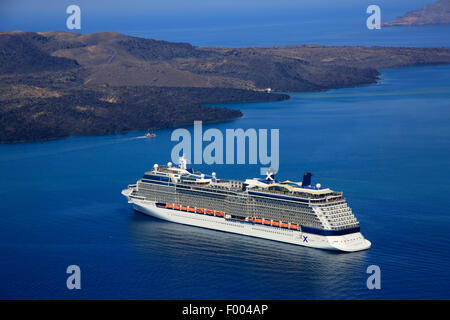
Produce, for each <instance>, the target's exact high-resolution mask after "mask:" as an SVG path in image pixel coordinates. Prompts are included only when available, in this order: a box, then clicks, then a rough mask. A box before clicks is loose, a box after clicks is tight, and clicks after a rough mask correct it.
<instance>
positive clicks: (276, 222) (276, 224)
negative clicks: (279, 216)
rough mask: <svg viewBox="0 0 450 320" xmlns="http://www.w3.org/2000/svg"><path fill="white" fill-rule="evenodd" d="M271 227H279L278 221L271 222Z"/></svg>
mask: <svg viewBox="0 0 450 320" xmlns="http://www.w3.org/2000/svg"><path fill="white" fill-rule="evenodd" d="M272 226H274V227H279V226H280V223H279V222H278V221H274V222H272Z"/></svg>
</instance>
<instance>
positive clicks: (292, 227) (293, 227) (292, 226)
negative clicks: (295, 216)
mask: <svg viewBox="0 0 450 320" xmlns="http://www.w3.org/2000/svg"><path fill="white" fill-rule="evenodd" d="M289 228H291V229H292V230H297V225H296V224H291V226H290V227H289Z"/></svg>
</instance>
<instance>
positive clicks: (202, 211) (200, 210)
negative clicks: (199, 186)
mask: <svg viewBox="0 0 450 320" xmlns="http://www.w3.org/2000/svg"><path fill="white" fill-rule="evenodd" d="M197 213H205V209H203V208H197Z"/></svg>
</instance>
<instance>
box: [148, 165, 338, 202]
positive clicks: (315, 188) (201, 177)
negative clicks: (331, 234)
mask: <svg viewBox="0 0 450 320" xmlns="http://www.w3.org/2000/svg"><path fill="white" fill-rule="evenodd" d="M182 160H183V159H180V165H179V166H178V167H175V166H172V163H170V162H169V163H168V164H167V165H166V166H161V167H160V166H158V165H157V164H155V165H154V166H153V170H151V171H148V172H146V173H145V175H144V177H143V179H147V180H153V181H155V180H157V181H162V182H167V183H173V184H176V185H180V186H181V185H185V186H190V187H194V188H202V189H203V190H205V191H206V190H212V191H214V192H220V191H221V190H222V191H221V192H249V193H252V194H257V195H261V196H270V195H273V196H275V197H281V198H294V199H295V198H301V199H304V200H306V201H308V202H310V203H314V204H324V203H325V204H326V203H329V202H335V201H342V200H345V198H343V197H342V192H336V191H333V190H331V189H330V188H324V187H322V186H321V185H320V184H316V185H311V176H312V175H311V174H310V173H308V172H307V173H305V175H304V177H303V181H301V182H294V181H290V180H286V181H277V180H275V175H274V174H273V172H268V174H267V177H266V178H265V179H259V178H254V179H247V180H245V181H238V180H225V179H218V178H217V177H216V174H215V173H214V172H213V173H212V174H211V175H206V174H203V173H201V172H200V171H196V170H193V169H190V168H189V169H188V168H186V161H185V160H184V161H182Z"/></svg>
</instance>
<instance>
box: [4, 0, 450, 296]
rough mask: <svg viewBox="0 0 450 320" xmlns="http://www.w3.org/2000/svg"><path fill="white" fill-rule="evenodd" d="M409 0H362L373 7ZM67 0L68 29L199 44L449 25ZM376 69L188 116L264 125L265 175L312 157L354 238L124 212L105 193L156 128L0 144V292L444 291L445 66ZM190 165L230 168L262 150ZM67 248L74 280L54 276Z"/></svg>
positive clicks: (227, 174) (116, 189)
mask: <svg viewBox="0 0 450 320" xmlns="http://www.w3.org/2000/svg"><path fill="white" fill-rule="evenodd" d="M72 2H73V1H53V0H43V1H39V2H33V1H25V0H18V1H14V2H9V3H8V4H6V3H5V4H2V5H1V10H0V18H1V19H0V30H1V31H5V30H17V29H21V30H27V31H47V30H65V20H66V18H67V15H66V13H65V9H66V7H67V6H68V5H69V4H72ZM425 2H426V1H422V0H409V1H406V0H399V1H387V0H386V1H384V0H380V1H378V3H377V4H379V5H380V7H381V9H382V21H387V20H389V19H392V18H394V17H396V16H398V15H401V14H403V13H405V12H406V11H408V10H412V9H417V8H419V7H421V6H423V5H424V4H425ZM77 3H79V4H80V6H81V10H82V30H81V31H80V32H82V33H88V32H99V31H118V32H122V33H125V34H129V35H135V36H141V37H147V38H155V39H163V40H169V41H183V42H190V43H192V44H194V45H199V46H230V47H239V46H266V45H267V46H269V45H294V44H303V43H306V44H311V43H315V44H326V45H367V46H374V45H385V46H419V47H449V46H450V36H449V35H450V32H449V31H450V29H449V27H448V26H447V27H443V26H430V27H422V28H382V29H381V30H373V31H370V30H367V28H366V26H365V21H366V18H367V17H368V14H366V12H365V10H366V8H367V6H368V5H370V4H372V2H371V1H360V0H349V1H343V2H336V3H334V2H331V1H324V0H318V1H317V2H316V1H314V4H313V2H311V1H284V0H280V1H277V2H273V1H268V0H259V1H228V0H226V1H225V0H221V1H209V2H204V1H189V2H188V1H181V0H174V1H170V2H169V1H168V2H164V3H163V2H155V1H137V0H129V1H127V2H124V3H121V2H118V1H108V4H105V2H103V1H102V2H97V1H95V2H94V1H77ZM381 71H382V74H381V78H382V80H381V81H380V83H379V84H376V85H370V86H364V87H358V88H347V89H339V90H330V91H327V92H319V93H290V95H291V99H290V100H286V101H282V102H267V103H249V104H227V105H226V107H229V108H238V109H240V110H241V111H242V112H243V114H244V116H243V117H242V118H240V119H237V120H234V121H229V122H223V123H215V124H211V125H205V126H204V130H206V129H208V128H218V129H220V130H222V131H225V129H227V128H231V129H233V128H243V129H247V128H255V129H260V128H267V129H272V128H273V129H279V130H280V170H279V173H278V178H279V179H290V180H299V179H300V178H301V176H302V175H303V173H304V172H305V171H311V172H312V173H313V174H314V176H313V179H314V182H320V183H321V184H322V185H324V186H329V187H332V188H333V189H336V190H342V191H344V194H345V196H346V197H347V199H348V203H349V205H350V206H351V207H352V209H353V211H354V212H355V214H356V216H357V218H358V219H359V221H360V223H361V229H362V233H363V234H364V236H365V237H366V238H367V239H369V240H370V241H371V242H372V248H371V249H370V250H368V251H364V252H357V253H348V254H345V253H335V252H328V251H321V250H317V249H311V248H304V247H300V246H294V245H289V244H283V243H278V242H272V241H268V240H263V239H256V238H249V237H245V236H240V235H233V234H227V233H222V232H217V231H211V230H206V229H201V228H195V227H189V226H183V225H177V224H173V223H168V222H164V221H159V220H155V219H153V218H150V217H147V216H144V215H141V214H138V213H135V212H134V211H133V210H132V208H131V207H130V205H129V204H128V203H127V201H126V199H125V198H124V197H123V196H122V195H121V194H120V192H121V190H122V189H123V188H125V187H126V186H127V185H128V184H130V183H134V182H135V181H136V180H137V179H138V178H140V177H141V176H142V174H143V173H144V171H146V170H149V169H150V168H151V167H152V166H153V164H154V163H160V164H161V163H166V162H167V161H169V160H170V152H171V149H172V147H173V146H174V145H175V143H174V142H171V141H170V135H171V133H172V130H158V131H157V132H156V133H157V137H156V138H155V139H143V138H142V136H143V135H144V134H145V132H131V133H128V134H125V135H108V136H74V137H70V138H67V139H63V140H57V141H48V142H38V143H22V144H10V145H0V299H449V298H450V290H449V288H450V274H449V267H450V237H449V233H450V209H449V208H450V182H449V181H450V126H449V123H450V103H449V101H450V66H427V67H408V68H398V69H388V70H381ZM186 128H187V129H189V130H192V127H186ZM0 130H1V128H0ZM198 168H199V169H201V170H203V171H205V172H206V173H210V172H212V171H215V172H217V174H218V176H219V177H224V178H236V179H243V178H246V177H247V178H248V177H258V176H259V168H260V166H259V165H214V166H207V165H201V166H199V167H198ZM73 264H75V265H78V266H80V268H81V285H82V289H81V290H72V291H70V290H68V289H67V288H66V279H67V276H68V275H67V274H66V268H67V266H69V265H73ZM369 265H378V266H379V267H380V269H381V289H380V290H368V289H367V287H366V280H367V277H368V276H369V275H368V274H367V273H366V269H367V267H368V266H369Z"/></svg>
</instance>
